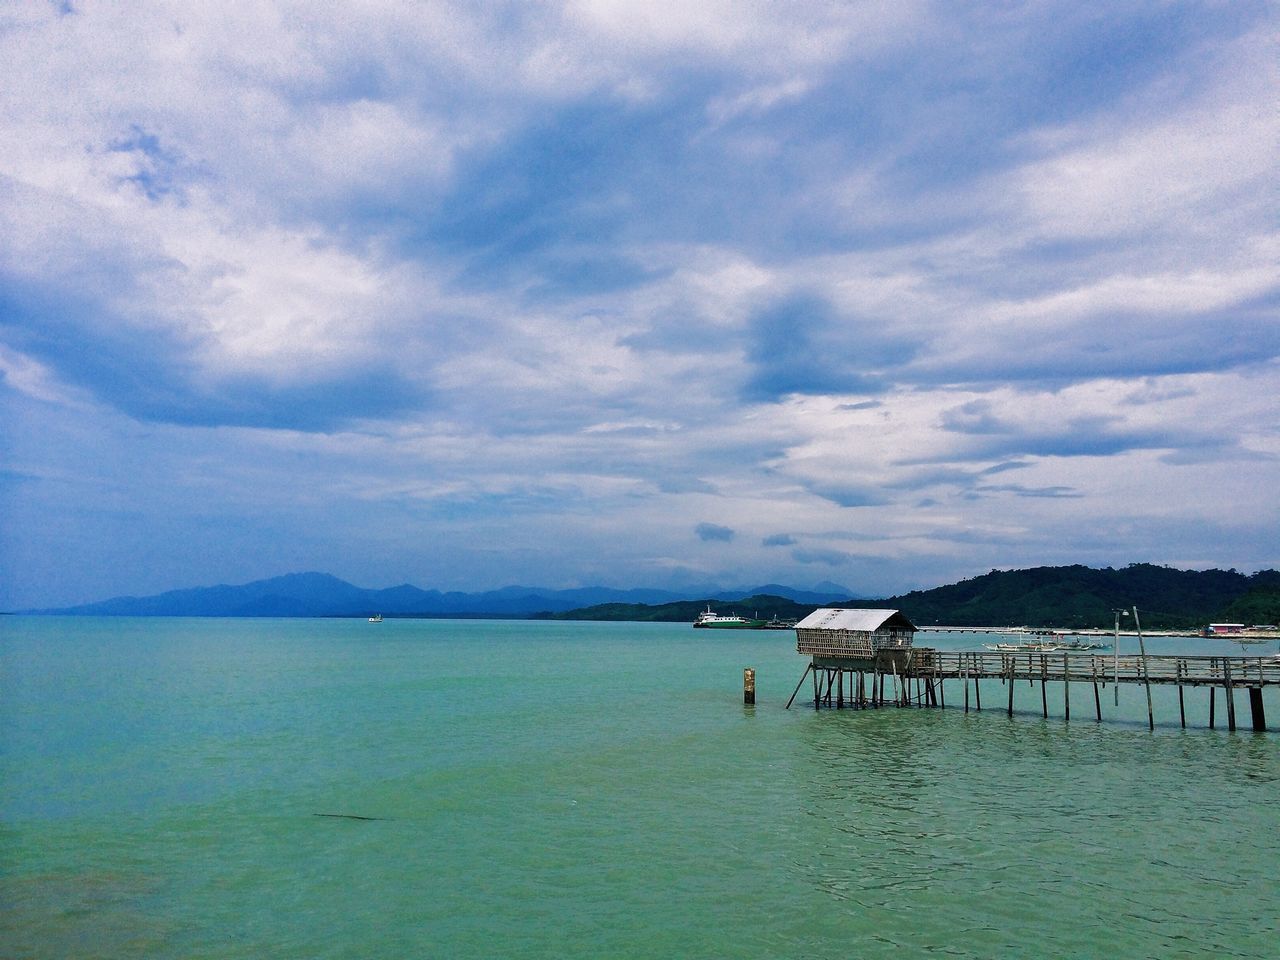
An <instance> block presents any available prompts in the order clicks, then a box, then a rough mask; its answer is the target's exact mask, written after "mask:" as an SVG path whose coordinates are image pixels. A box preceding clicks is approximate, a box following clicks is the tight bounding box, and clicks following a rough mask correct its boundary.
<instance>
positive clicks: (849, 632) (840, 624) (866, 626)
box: [796, 607, 916, 669]
mask: <svg viewBox="0 0 1280 960" xmlns="http://www.w3.org/2000/svg"><path fill="white" fill-rule="evenodd" d="M915 633H916V625H915V624H914V623H912V622H911V621H910V620H908V619H907V618H906V616H904V615H903V614H902V613H901V612H900V611H898V610H838V609H833V608H830V607H824V608H823V609H821V610H815V611H813V613H811V614H809V616H807V617H805V618H804V619H803V620H801V621H800V622H799V623H797V624H796V651H797V652H798V653H807V654H810V655H812V656H813V658H814V663H815V665H817V664H818V662H819V660H825V659H827V658H836V659H840V660H854V661H861V662H863V663H865V664H866V665H867V666H868V667H870V666H871V665H872V664H874V662H875V660H876V659H877V657H878V656H879V655H880V653H881V651H906V650H909V649H910V648H911V643H912V640H914V639H915ZM842 666H844V667H845V669H850V668H855V669H856V667H855V665H854V664H848V663H846V664H842Z"/></svg>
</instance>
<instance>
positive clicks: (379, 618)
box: [369, 613, 382, 623]
mask: <svg viewBox="0 0 1280 960" xmlns="http://www.w3.org/2000/svg"><path fill="white" fill-rule="evenodd" d="M369 622H370V623H381V622H382V614H380V613H375V614H374V615H373V616H372V617H370V618H369Z"/></svg>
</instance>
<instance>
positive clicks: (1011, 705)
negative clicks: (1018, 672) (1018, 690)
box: [1009, 657, 1013, 717]
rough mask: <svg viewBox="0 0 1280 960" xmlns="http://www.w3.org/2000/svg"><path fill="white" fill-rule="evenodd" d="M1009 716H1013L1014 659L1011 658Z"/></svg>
mask: <svg viewBox="0 0 1280 960" xmlns="http://www.w3.org/2000/svg"><path fill="white" fill-rule="evenodd" d="M1009 716H1011V717H1012V716H1013V657H1010V658H1009Z"/></svg>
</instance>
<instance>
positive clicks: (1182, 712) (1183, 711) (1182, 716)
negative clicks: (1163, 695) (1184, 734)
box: [1177, 660, 1187, 730]
mask: <svg viewBox="0 0 1280 960" xmlns="http://www.w3.org/2000/svg"><path fill="white" fill-rule="evenodd" d="M1186 669H1187V661H1185V660H1179V661H1178V670H1177V674H1178V719H1179V720H1181V721H1182V729H1183V730H1185V729H1187V705H1186V703H1184V702H1183V697H1182V675H1183V673H1184V672H1185V671H1186Z"/></svg>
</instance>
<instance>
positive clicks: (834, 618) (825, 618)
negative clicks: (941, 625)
mask: <svg viewBox="0 0 1280 960" xmlns="http://www.w3.org/2000/svg"><path fill="white" fill-rule="evenodd" d="M890 620H895V621H896V622H895V623H894V624H893V625H894V626H898V627H908V628H910V629H912V630H914V629H916V625H915V624H914V623H912V622H911V621H910V620H908V619H907V618H906V617H905V616H904V615H903V614H901V613H899V612H898V611H897V610H837V609H834V608H832V607H823V608H822V609H820V610H815V611H813V613H811V614H809V615H808V616H807V617H805V618H804V619H803V620H801V621H800V622H799V623H797V624H796V629H797V630H800V629H805V630H864V631H866V632H867V633H872V632H874V631H876V630H879V629H880V628H881V627H882V626H884V625H885V624H886V623H888V622H889V621H890Z"/></svg>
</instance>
